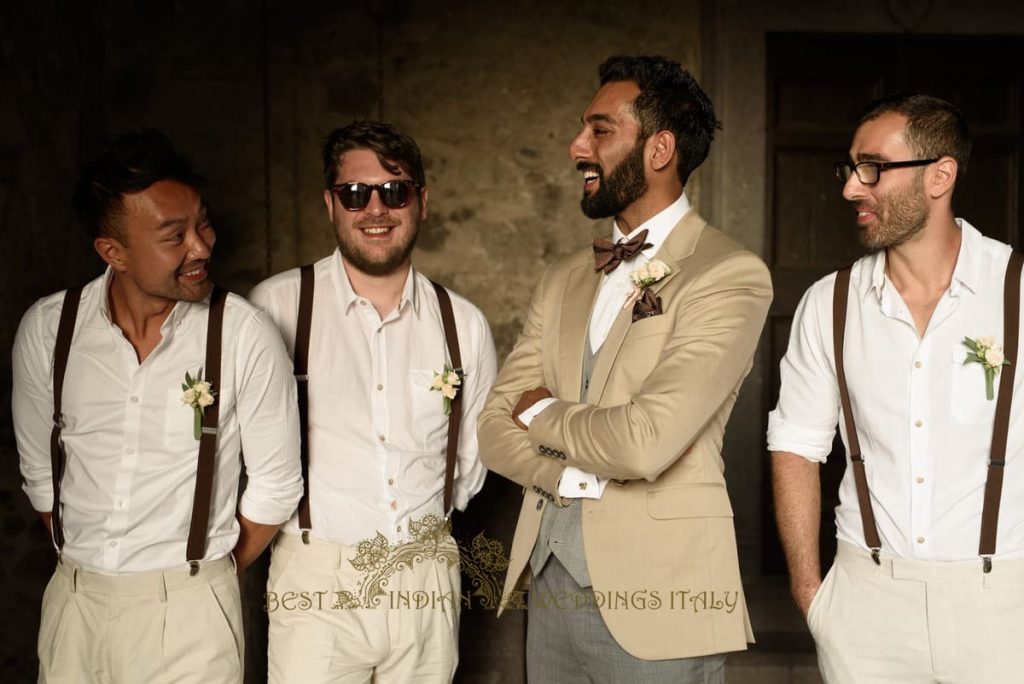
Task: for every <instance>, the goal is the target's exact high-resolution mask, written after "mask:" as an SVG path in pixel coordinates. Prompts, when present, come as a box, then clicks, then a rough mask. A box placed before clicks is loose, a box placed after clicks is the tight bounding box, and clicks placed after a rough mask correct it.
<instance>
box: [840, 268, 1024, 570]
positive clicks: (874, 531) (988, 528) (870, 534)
mask: <svg viewBox="0 0 1024 684" xmlns="http://www.w3.org/2000/svg"><path fill="white" fill-rule="evenodd" d="M1022 266H1024V255H1022V254H1021V253H1020V252H1012V253H1011V254H1010V261H1009V263H1008V264H1007V266H1006V278H1005V281H1004V287H1003V343H1004V345H1005V346H1004V349H1003V354H1004V356H1005V358H1006V359H1007V360H1008V361H1010V364H1009V365H1008V366H1004V367H1003V369H1002V371H1001V372H1002V374H1003V378H1002V380H1000V383H999V396H998V398H997V400H996V412H995V421H994V425H993V430H992V446H991V449H990V452H989V464H988V478H987V480H986V482H985V500H984V504H983V505H982V511H981V541H980V544H979V548H978V554H979V555H980V556H981V557H982V559H983V569H984V571H985V572H990V571H991V570H992V556H993V555H994V554H995V552H996V531H997V529H998V525H999V502H1000V496H1001V493H1002V485H1003V470H1004V468H1005V466H1006V440H1007V436H1008V434H1009V425H1010V405H1011V402H1012V398H1013V382H1014V375H1015V369H1016V363H1017V348H1018V337H1019V328H1020V282H1021V268H1022ZM850 270H851V268H849V267H848V268H844V269H843V270H841V271H839V272H838V273H837V274H836V282H835V289H834V290H833V295H832V296H833V300H832V322H833V324H832V335H833V347H834V351H835V362H836V378H837V380H838V383H839V399H840V401H841V403H842V407H843V417H844V419H845V423H846V438H847V441H848V443H849V453H850V463H851V464H852V466H853V479H854V483H855V485H856V488H857V503H858V505H859V507H860V516H861V524H862V526H863V528H864V539H865V541H866V542H867V545H868V548H870V549H871V557H872V558H873V559H874V561H875V562H876V563H879V558H878V553H879V550H880V549H881V546H882V542H881V540H880V539H879V537H878V528H877V526H876V525H875V515H874V511H873V510H872V508H871V495H870V493H869V491H868V482H867V476H866V474H865V471H864V458H863V455H862V454H861V451H860V440H859V439H858V438H857V426H856V424H855V422H854V419H853V410H852V408H851V406H850V393H849V390H848V388H847V385H846V373H845V371H844V368H843V366H844V364H843V342H844V337H845V334H846V306H847V299H848V298H849V291H850ZM965 353H966V352H965Z"/></svg>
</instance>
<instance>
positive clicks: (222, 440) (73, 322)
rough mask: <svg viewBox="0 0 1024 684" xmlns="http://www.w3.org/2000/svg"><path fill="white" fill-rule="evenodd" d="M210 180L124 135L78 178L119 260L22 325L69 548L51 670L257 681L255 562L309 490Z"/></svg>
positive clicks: (21, 398) (155, 139)
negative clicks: (218, 257)
mask: <svg viewBox="0 0 1024 684" xmlns="http://www.w3.org/2000/svg"><path fill="white" fill-rule="evenodd" d="M200 180H201V179H200V178H199V177H198V176H197V175H196V174H194V173H193V172H192V169H191V166H190V164H189V162H188V161H187V160H185V159H184V158H182V157H181V156H179V155H178V153H177V152H176V151H175V150H174V148H173V146H172V145H171V143H170V142H169V141H168V140H167V139H166V138H165V137H164V136H163V135H161V134H160V133H158V132H156V131H151V130H150V131H141V132H138V133H131V134H128V135H125V136H122V137H120V138H118V139H116V140H114V141H113V142H112V143H111V145H110V146H109V147H108V148H107V149H106V151H105V152H104V153H103V154H102V155H101V156H100V157H99V158H98V159H96V160H95V161H94V162H92V163H90V164H89V165H87V166H86V167H85V169H84V170H83V172H82V175H81V177H80V178H79V181H78V185H77V188H76V190H75V197H74V203H75V208H76V210H77V212H78V214H79V218H80V219H81V221H82V223H83V224H84V225H85V227H86V228H87V229H89V230H90V232H91V233H92V236H93V244H94V246H95V248H96V251H97V252H98V253H99V255H100V257H101V258H102V259H103V260H104V261H105V262H106V264H107V270H106V272H105V273H104V274H103V275H102V276H100V277H99V278H97V279H96V280H93V281H92V282H90V283H88V284H87V285H85V286H84V287H77V288H72V289H71V290H68V291H67V292H64V293H57V294H54V295H50V296H48V297H44V298H43V299H41V300H39V301H38V302H36V304H34V305H33V306H32V308H30V309H29V310H28V312H27V313H26V314H25V316H24V317H23V318H22V321H21V326H20V327H19V329H18V334H17V338H16V340H15V345H14V359H13V361H14V363H13V369H14V394H13V401H12V405H13V411H14V427H15V433H16V436H17V441H18V451H19V454H20V458H21V471H22V475H23V476H24V479H25V486H24V488H25V491H26V493H27V494H28V496H29V499H30V500H31V502H32V505H33V507H34V508H35V509H36V510H38V511H39V512H40V515H42V517H43V520H44V522H45V523H46V525H47V526H48V527H49V528H50V530H51V533H52V537H53V541H54V545H55V547H56V549H57V554H58V564H57V569H56V572H55V573H54V575H53V578H52V579H51V580H50V583H49V585H48V586H47V589H46V593H45V595H44V597H43V608H42V619H41V625H40V629H39V660H40V663H39V665H40V667H39V681H40V682H74V683H76V684H79V683H83V682H85V683H89V682H119V683H135V682H138V683H140V684H142V683H145V684H152V683H160V682H184V681H188V682H204V683H206V682H217V683H220V682H224V683H228V682H231V683H238V682H241V681H242V670H243V666H242V663H243V660H244V653H243V634H242V615H241V604H240V600H239V587H238V580H237V576H236V572H235V570H236V566H237V570H238V571H241V570H243V569H244V568H245V567H246V566H248V565H249V564H250V563H251V562H252V561H253V560H254V559H255V558H256V557H257V556H258V555H259V554H260V553H261V552H262V551H263V549H264V548H265V547H266V546H267V544H268V543H269V542H270V540H271V538H272V537H273V535H274V533H275V532H276V530H277V528H278V527H279V526H280V524H281V523H282V522H284V521H285V520H286V519H287V518H288V516H289V515H291V513H292V511H294V510H295V506H296V504H297V502H298V500H299V497H300V496H301V494H302V482H301V474H300V472H301V471H300V463H299V458H298V455H299V432H298V412H297V410H296V402H295V384H294V380H293V379H292V377H291V375H292V371H291V364H290V362H289V359H288V355H287V353H286V351H285V349H284V345H283V344H282V343H281V340H280V336H279V335H278V334H277V331H276V330H275V329H274V325H273V323H272V322H271V321H270V319H269V318H268V317H267V315H266V314H265V313H263V312H262V311H259V310H258V309H256V308H255V307H253V306H252V305H250V304H249V303H248V302H246V301H245V300H244V299H242V298H241V297H237V296H235V295H229V294H227V293H226V292H224V291H223V290H220V289H218V288H216V287H214V286H213V285H212V283H211V282H210V280H209V278H208V273H207V268H208V265H209V260H210V253H211V249H212V248H213V243H214V239H215V238H214V232H213V228H212V226H211V225H210V222H209V220H208V219H207V216H206V208H205V206H204V204H203V201H202V197H201V196H200V193H199V190H198V187H199V185H200ZM243 448H244V451H245V457H244V466H245V472H246V475H247V477H248V484H247V486H246V489H245V491H244V493H243V494H242V496H241V499H240V500H239V498H238V483H239V475H240V473H241V466H242V465H243V464H242V461H241V459H240V458H239V452H240V450H241V449H243ZM232 557H233V560H232Z"/></svg>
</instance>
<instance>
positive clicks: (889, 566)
mask: <svg viewBox="0 0 1024 684" xmlns="http://www.w3.org/2000/svg"><path fill="white" fill-rule="evenodd" d="M878 560H879V563H880V564H878V565H876V564H875V561H874V560H872V558H871V552H870V551H867V550H865V549H862V548H860V547H858V546H854V545H853V544H850V543H849V542H844V541H842V540H839V544H838V547H837V549H836V562H837V563H838V562H840V561H841V562H842V563H843V565H844V566H845V567H847V568H850V569H856V570H860V571H868V570H870V571H872V572H876V573H878V572H880V573H882V574H884V575H887V576H889V577H892V578H893V579H898V580H917V581H921V582H958V581H964V580H975V579H979V578H982V576H983V575H985V573H984V571H983V570H982V559H981V557H978V558H976V559H972V560H962V561H936V560H918V559H914V558H899V557H897V556H891V555H888V554H886V553H885V552H882V553H881V554H880V555H879V558H878ZM989 576H990V577H992V578H996V577H1002V576H1024V558H1006V559H1001V558H994V559H993V560H992V570H991V572H990V573H989Z"/></svg>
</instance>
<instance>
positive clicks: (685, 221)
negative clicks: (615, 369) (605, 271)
mask: <svg viewBox="0 0 1024 684" xmlns="http://www.w3.org/2000/svg"><path fill="white" fill-rule="evenodd" d="M706 225H707V221H705V220H704V219H703V218H701V216H700V215H699V214H698V213H697V212H696V211H689V212H687V214H686V215H685V216H683V218H681V219H680V220H679V223H677V224H676V226H675V227H674V228H673V229H672V232H671V233H669V236H668V238H666V240H665V242H664V243H663V244H662V245H661V248H660V249H659V250H658V253H657V254H655V255H654V258H655V259H660V260H661V261H664V262H665V263H666V264H668V265H669V266H670V267H671V268H672V273H670V274H669V275H667V276H665V277H664V278H662V279H661V280H659V281H658V282H657V283H655V284H654V285H652V286H651V290H652V291H653V292H654V294H658V292H660V291H661V290H662V289H664V288H665V286H666V285H667V284H668V283H670V282H671V281H672V280H674V279H675V278H677V277H679V274H680V273H681V272H682V270H683V264H682V262H683V261H684V260H685V259H686V258H687V257H689V256H690V255H691V254H693V251H694V249H696V247H697V240H698V239H700V235H701V233H702V232H703V231H704V226H706ZM626 267H627V264H622V265H621V266H620V267H619V268H626ZM664 306H667V305H664ZM587 320H588V321H589V320H590V319H589V318H588V319H587ZM632 324H633V307H628V308H625V309H622V310H621V311H619V315H618V316H616V317H615V322H614V323H613V324H612V328H611V330H609V331H608V337H607V338H605V341H604V344H603V345H601V351H600V353H599V354H598V356H597V360H596V362H595V364H594V372H593V374H592V376H591V378H590V389H589V390H588V392H587V403H588V404H594V405H597V404H599V403H600V401H601V395H602V394H603V393H604V387H605V383H606V382H607V381H608V375H609V374H610V373H611V370H612V366H613V365H614V364H615V361H616V360H617V358H618V356H619V349H620V348H621V347H622V342H623V340H625V339H626V333H627V332H629V326H630V325H632ZM582 362H583V361H582V351H581V356H580V364H582ZM577 365H579V364H577ZM580 375H581V374H580V372H579V371H578V370H577V377H579V376H580ZM576 387H579V384H578V383H577V385H576Z"/></svg>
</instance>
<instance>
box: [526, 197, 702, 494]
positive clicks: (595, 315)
mask: <svg viewBox="0 0 1024 684" xmlns="http://www.w3.org/2000/svg"><path fill="white" fill-rule="evenodd" d="M689 211H690V201H689V200H688V199H687V198H686V193H681V194H680V195H679V198H678V199H677V200H676V201H675V202H673V203H672V204H670V205H669V206H667V207H665V208H664V209H662V210H661V211H660V212H658V213H657V214H655V215H654V216H652V217H651V218H649V219H648V220H647V221H645V222H644V223H642V224H640V225H639V226H637V227H636V228H634V229H633V231H632V232H630V233H629V235H623V233H622V230H621V229H620V228H619V224H618V223H614V222H613V223H612V242H613V243H616V242H619V241H620V240H630V239H632V238H633V237H634V236H635V235H637V234H638V233H640V231H642V230H647V231H648V232H647V240H646V242H648V243H650V245H651V246H650V247H647V248H645V249H643V250H641V251H640V252H638V253H637V254H636V256H634V257H633V258H632V259H630V260H629V261H623V262H622V263H621V264H619V266H618V267H617V268H616V269H615V270H614V271H612V272H611V273H605V274H604V276H603V277H602V278H601V285H600V286H599V289H598V291H597V298H596V300H595V302H594V310H593V311H592V312H591V314H590V327H589V329H588V331H587V340H588V343H589V344H590V349H591V352H592V353H594V354H597V353H598V350H600V349H601V345H602V344H604V341H605V339H606V338H607V337H608V333H609V331H611V329H612V325H613V324H614V323H615V319H616V317H618V315H619V313H620V312H621V311H622V308H623V306H624V305H625V304H626V300H627V299H628V298H629V296H630V294H632V292H633V281H632V280H631V279H630V277H629V274H630V273H631V272H633V271H635V270H637V269H638V268H641V267H642V266H644V265H646V264H647V263H649V262H650V261H652V260H653V259H654V255H656V254H657V253H658V250H659V249H661V245H662V244H663V243H664V242H665V239H666V238H668V236H669V233H671V232H672V229H673V228H675V227H676V224H678V223H679V222H680V221H681V220H682V219H683V217H684V216H686V214H687V213H688V212H689ZM554 402H555V399H554V398H551V399H542V400H541V401H538V402H537V403H535V404H533V405H532V406H530V407H529V408H527V409H526V410H525V411H523V412H522V413H521V414H520V415H519V420H520V421H521V422H522V423H523V424H524V425H526V426H527V427H529V425H530V421H531V420H533V418H534V417H536V416H538V415H540V412H541V411H543V410H544V409H545V408H547V407H548V406H550V405H551V404H552V403H554ZM607 484H608V480H607V479H606V478H603V477H598V476H597V475H594V474H593V473H588V472H586V471H584V470H580V469H579V468H576V467H574V466H568V467H567V468H566V469H565V470H564V471H563V472H562V478H561V479H560V480H559V481H558V494H559V495H560V496H561V497H562V498H565V499H600V498H601V496H602V495H603V494H604V488H605V486H606V485H607Z"/></svg>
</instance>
